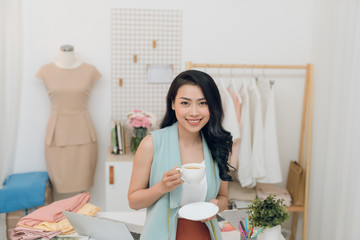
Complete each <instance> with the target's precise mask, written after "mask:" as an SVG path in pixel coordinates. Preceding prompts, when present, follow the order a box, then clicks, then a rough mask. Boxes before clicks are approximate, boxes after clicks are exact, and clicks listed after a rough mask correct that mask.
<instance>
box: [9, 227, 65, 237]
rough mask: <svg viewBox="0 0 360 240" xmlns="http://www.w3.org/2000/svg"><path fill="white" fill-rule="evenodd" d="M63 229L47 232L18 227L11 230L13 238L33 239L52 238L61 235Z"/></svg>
mask: <svg viewBox="0 0 360 240" xmlns="http://www.w3.org/2000/svg"><path fill="white" fill-rule="evenodd" d="M60 233H61V231H56V232H47V231H44V230H39V229H30V228H24V227H16V228H14V229H13V230H12V232H11V239H12V240H32V239H39V238H43V239H52V238H53V237H55V236H57V235H59V234H60Z"/></svg>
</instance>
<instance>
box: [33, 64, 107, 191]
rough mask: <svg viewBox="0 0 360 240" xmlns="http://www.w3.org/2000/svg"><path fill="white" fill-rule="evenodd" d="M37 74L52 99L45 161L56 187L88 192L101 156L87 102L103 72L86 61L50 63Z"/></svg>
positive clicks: (57, 188) (56, 189) (57, 189)
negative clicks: (73, 64) (72, 65)
mask: <svg viewBox="0 0 360 240" xmlns="http://www.w3.org/2000/svg"><path fill="white" fill-rule="evenodd" d="M36 76H37V77H38V78H40V79H42V80H43V82H44V84H45V87H46V90H47V92H48V95H49V98H50V102H51V113H50V118H49V121H48V125H47V129H46V136H45V160H46V166H47V169H48V173H49V177H50V180H51V182H52V184H53V187H54V190H55V192H57V193H71V192H81V191H86V190H88V189H90V187H91V186H92V185H93V182H94V173H95V168H96V163H97V157H98V146H97V138H96V132H95V128H94V125H93V123H92V120H91V117H90V114H89V112H88V110H87V101H88V98H89V94H90V91H91V89H92V87H93V84H94V82H95V81H96V80H98V79H99V78H100V77H101V74H100V73H99V71H98V70H97V69H96V68H95V67H94V66H92V65H90V64H87V63H81V65H79V66H78V67H75V68H61V67H58V66H57V65H56V64H55V63H49V64H46V65H44V66H42V67H41V68H40V70H39V72H38V73H37V75H36Z"/></svg>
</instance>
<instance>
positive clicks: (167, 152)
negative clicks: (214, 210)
mask: <svg viewBox="0 0 360 240" xmlns="http://www.w3.org/2000/svg"><path fill="white" fill-rule="evenodd" d="M151 135H152V139H153V142H154V156H153V162H152V166H151V173H150V181H149V187H152V186H154V185H155V184H156V183H158V182H160V181H161V179H162V177H163V174H164V173H165V172H166V171H169V170H170V169H173V168H174V166H175V165H178V166H179V167H181V161H180V149H179V138H178V123H177V122H176V123H174V124H173V125H172V126H169V127H166V128H163V129H159V130H156V131H153V132H151ZM202 142H203V151H204V157H205V165H206V178H207V187H208V190H207V194H206V198H205V199H206V201H207V202H208V201H209V200H210V199H212V198H216V196H217V194H218V191H219V187H220V177H219V168H218V166H217V164H215V162H214V161H213V159H212V157H211V153H210V150H209V148H208V146H207V144H206V141H205V139H204V137H202ZM181 192H182V186H181V185H180V186H178V187H177V188H176V189H174V190H173V191H172V192H170V193H166V194H164V195H163V196H162V197H161V198H159V199H158V200H157V201H156V202H155V203H154V204H153V205H152V206H150V207H148V208H147V213H146V221H145V226H144V229H143V231H142V234H141V239H143V240H175V239H176V228H177V219H178V211H179V203H180V198H181ZM205 224H206V226H207V227H208V228H209V231H210V235H211V239H212V240H221V233H220V229H219V226H218V222H217V219H216V218H215V219H213V220H211V221H207V222H206V223H205Z"/></svg>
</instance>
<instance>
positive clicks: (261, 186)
mask: <svg viewBox="0 0 360 240" xmlns="http://www.w3.org/2000/svg"><path fill="white" fill-rule="evenodd" d="M256 194H257V196H258V198H259V199H260V200H264V199H265V198H266V197H267V196H269V195H270V194H274V195H276V196H275V199H284V204H285V206H287V207H289V206H290V205H291V196H290V193H289V192H288V190H287V189H286V188H282V187H278V186H276V185H274V184H266V183H257V184H256Z"/></svg>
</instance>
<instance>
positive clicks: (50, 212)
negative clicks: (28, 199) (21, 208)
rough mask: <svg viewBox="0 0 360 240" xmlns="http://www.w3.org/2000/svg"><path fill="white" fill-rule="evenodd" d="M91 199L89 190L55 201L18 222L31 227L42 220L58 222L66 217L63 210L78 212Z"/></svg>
mask: <svg viewBox="0 0 360 240" xmlns="http://www.w3.org/2000/svg"><path fill="white" fill-rule="evenodd" d="M89 200H90V194H89V193H88V192H84V193H79V194H77V195H76V196H74V197H71V198H66V199H63V200H59V201H56V202H53V203H52V204H50V205H47V206H44V207H41V208H39V209H37V210H35V211H34V212H32V213H30V214H29V215H26V216H25V217H23V218H21V219H20V221H19V222H18V224H22V225H27V226H30V227H33V226H35V225H36V224H39V223H40V222H44V221H46V222H58V221H60V220H62V219H64V218H65V215H64V214H63V213H62V211H69V212H77V211H78V210H79V209H80V208H82V207H83V206H84V205H85V204H86V203H87V202H88V201H89Z"/></svg>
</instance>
